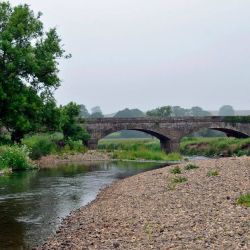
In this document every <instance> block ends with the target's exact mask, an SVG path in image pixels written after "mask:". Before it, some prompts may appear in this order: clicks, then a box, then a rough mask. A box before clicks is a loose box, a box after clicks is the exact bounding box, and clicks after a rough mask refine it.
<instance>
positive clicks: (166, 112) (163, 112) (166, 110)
mask: <svg viewBox="0 0 250 250" xmlns="http://www.w3.org/2000/svg"><path fill="white" fill-rule="evenodd" d="M171 112H172V109H171V107H170V106H163V107H159V108H156V109H153V110H150V111H148V112H147V116H152V117H169V116H170V115H171Z"/></svg>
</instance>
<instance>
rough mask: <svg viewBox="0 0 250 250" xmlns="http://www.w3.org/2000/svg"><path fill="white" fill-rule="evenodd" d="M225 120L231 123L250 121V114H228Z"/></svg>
mask: <svg viewBox="0 0 250 250" xmlns="http://www.w3.org/2000/svg"><path fill="white" fill-rule="evenodd" d="M224 121H225V122H231V123H250V116H226V117H224Z"/></svg>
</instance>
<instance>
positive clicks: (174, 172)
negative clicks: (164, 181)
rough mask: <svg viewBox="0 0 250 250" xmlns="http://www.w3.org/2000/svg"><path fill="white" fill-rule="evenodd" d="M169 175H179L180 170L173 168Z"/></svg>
mask: <svg viewBox="0 0 250 250" xmlns="http://www.w3.org/2000/svg"><path fill="white" fill-rule="evenodd" d="M170 173H171V174H181V169H180V167H178V166H177V167H174V168H172V169H171V170H170Z"/></svg>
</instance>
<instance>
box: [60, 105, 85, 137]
mask: <svg viewBox="0 0 250 250" xmlns="http://www.w3.org/2000/svg"><path fill="white" fill-rule="evenodd" d="M79 114H80V106H79V105H77V104H76V103H73V102H70V103H69V104H67V105H65V106H62V107H61V129H62V132H63V135H64V139H65V140H73V141H79V140H82V141H87V140H88V139H89V134H88V133H87V131H86V130H85V129H83V128H82V127H80V126H79V125H78V121H79Z"/></svg>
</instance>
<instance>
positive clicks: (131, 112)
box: [114, 108, 145, 118]
mask: <svg viewBox="0 0 250 250" xmlns="http://www.w3.org/2000/svg"><path fill="white" fill-rule="evenodd" d="M144 116H145V114H144V113H143V112H142V111H141V110H139V109H128V108H125V109H123V110H120V111H118V112H117V113H116V114H115V116H114V117H116V118H130V117H144Z"/></svg>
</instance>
